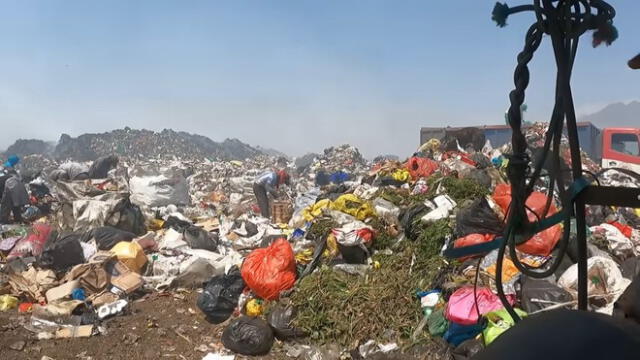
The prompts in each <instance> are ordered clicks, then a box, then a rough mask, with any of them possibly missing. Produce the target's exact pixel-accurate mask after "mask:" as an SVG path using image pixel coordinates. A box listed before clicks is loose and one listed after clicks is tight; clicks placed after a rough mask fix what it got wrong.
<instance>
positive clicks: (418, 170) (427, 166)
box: [407, 156, 440, 180]
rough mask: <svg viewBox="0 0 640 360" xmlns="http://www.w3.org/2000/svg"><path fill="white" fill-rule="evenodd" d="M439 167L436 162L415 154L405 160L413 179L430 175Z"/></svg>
mask: <svg viewBox="0 0 640 360" xmlns="http://www.w3.org/2000/svg"><path fill="white" fill-rule="evenodd" d="M439 167H440V166H439V165H438V163H437V162H435V161H433V160H431V159H426V158H421V157H417V156H414V157H412V158H410V159H409V160H408V161H407V170H409V174H411V178H413V179H414V180H417V179H419V178H422V177H429V176H431V174H433V173H434V172H435V171H436V170H438V168H439Z"/></svg>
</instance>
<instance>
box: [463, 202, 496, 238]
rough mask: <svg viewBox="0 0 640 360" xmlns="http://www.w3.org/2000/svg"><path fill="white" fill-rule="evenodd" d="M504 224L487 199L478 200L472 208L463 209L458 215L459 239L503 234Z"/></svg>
mask: <svg viewBox="0 0 640 360" xmlns="http://www.w3.org/2000/svg"><path fill="white" fill-rule="evenodd" d="M503 230H504V224H503V222H502V220H500V218H499V217H498V215H497V214H496V213H495V212H494V211H493V209H492V208H491V206H490V205H489V202H488V201H487V199H486V198H481V199H476V200H475V201H474V202H473V203H472V204H471V206H469V207H467V208H464V209H461V210H460V211H458V213H457V215H456V227H455V234H456V236H457V237H463V236H467V235H469V234H494V235H499V234H502V232H503Z"/></svg>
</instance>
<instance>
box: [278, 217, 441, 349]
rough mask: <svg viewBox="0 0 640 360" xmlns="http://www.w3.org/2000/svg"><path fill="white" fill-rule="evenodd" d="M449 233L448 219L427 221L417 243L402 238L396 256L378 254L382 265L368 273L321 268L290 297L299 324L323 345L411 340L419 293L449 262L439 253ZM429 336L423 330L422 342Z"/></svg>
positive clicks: (303, 281) (418, 305)
mask: <svg viewBox="0 0 640 360" xmlns="http://www.w3.org/2000/svg"><path fill="white" fill-rule="evenodd" d="M450 234H451V229H450V227H448V222H446V221H442V222H437V223H435V224H432V225H424V226H423V228H422V231H421V233H420V237H419V239H418V240H417V241H415V242H410V241H404V242H402V243H401V245H400V246H399V248H398V249H396V250H395V252H394V253H393V254H391V255H383V254H376V255H374V256H373V260H374V261H378V262H379V263H380V268H379V269H372V270H371V271H369V272H368V273H367V275H366V276H356V275H349V274H346V273H343V272H341V271H338V270H334V269H332V268H330V267H328V266H323V267H321V268H320V269H319V270H318V271H316V272H315V273H313V274H311V275H309V276H308V277H306V278H304V279H302V280H301V281H300V283H299V284H298V285H297V286H296V289H295V291H294V292H293V294H292V296H291V300H292V303H293V304H294V305H295V306H297V308H298V315H297V316H296V318H295V320H294V325H295V326H298V327H300V328H302V329H304V330H305V331H307V332H308V333H309V334H311V339H312V340H313V341H314V342H318V343H321V344H325V343H339V344H341V345H343V346H347V347H352V346H355V345H357V343H358V341H361V340H368V339H374V340H378V341H387V342H388V341H396V342H399V343H405V344H406V343H407V342H409V339H410V337H411V335H412V333H413V331H414V329H415V327H416V326H417V325H418V323H419V322H420V320H421V317H422V313H421V311H420V302H419V301H418V299H417V298H416V293H417V292H418V291H420V290H425V289H428V288H429V287H430V284H431V282H432V280H433V279H434V277H435V275H436V273H437V272H438V270H439V269H440V268H441V267H442V265H443V264H444V261H443V259H442V258H441V257H439V256H438V253H439V250H440V248H441V247H442V244H443V242H444V239H445V238H447V237H448V236H450ZM426 339H428V336H427V334H426V333H422V334H421V336H420V337H419V338H418V341H421V340H422V341H424V340H426Z"/></svg>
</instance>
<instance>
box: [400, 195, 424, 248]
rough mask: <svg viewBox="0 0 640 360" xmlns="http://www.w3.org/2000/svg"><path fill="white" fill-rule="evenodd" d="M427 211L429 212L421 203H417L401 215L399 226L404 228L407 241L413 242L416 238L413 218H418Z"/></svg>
mask: <svg viewBox="0 0 640 360" xmlns="http://www.w3.org/2000/svg"><path fill="white" fill-rule="evenodd" d="M427 210H429V208H427V207H426V206H425V205H424V204H423V203H419V204H416V205H413V206H411V207H409V208H408V209H407V210H405V211H404V213H402V214H401V216H400V225H402V227H403V228H404V235H405V236H406V237H407V238H408V239H410V240H415V239H416V238H417V237H418V234H416V233H415V232H414V228H415V227H414V223H415V218H417V217H420V216H421V215H422V214H423V213H425V212H426V211H427ZM417 228H419V227H417Z"/></svg>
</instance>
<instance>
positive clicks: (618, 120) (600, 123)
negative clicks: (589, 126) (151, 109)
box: [578, 101, 640, 128]
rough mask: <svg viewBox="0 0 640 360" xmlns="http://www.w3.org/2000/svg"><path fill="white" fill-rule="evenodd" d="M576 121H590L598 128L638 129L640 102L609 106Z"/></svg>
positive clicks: (639, 123)
mask: <svg viewBox="0 0 640 360" xmlns="http://www.w3.org/2000/svg"><path fill="white" fill-rule="evenodd" d="M578 121H590V122H592V123H593V124H594V125H595V126H597V127H600V128H602V127H638V126H640V101H632V102H630V103H628V104H624V103H613V104H609V105H607V106H606V107H605V108H604V109H602V110H600V111H598V112H596V113H594V114H590V115H586V116H582V117H580V119H578Z"/></svg>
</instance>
